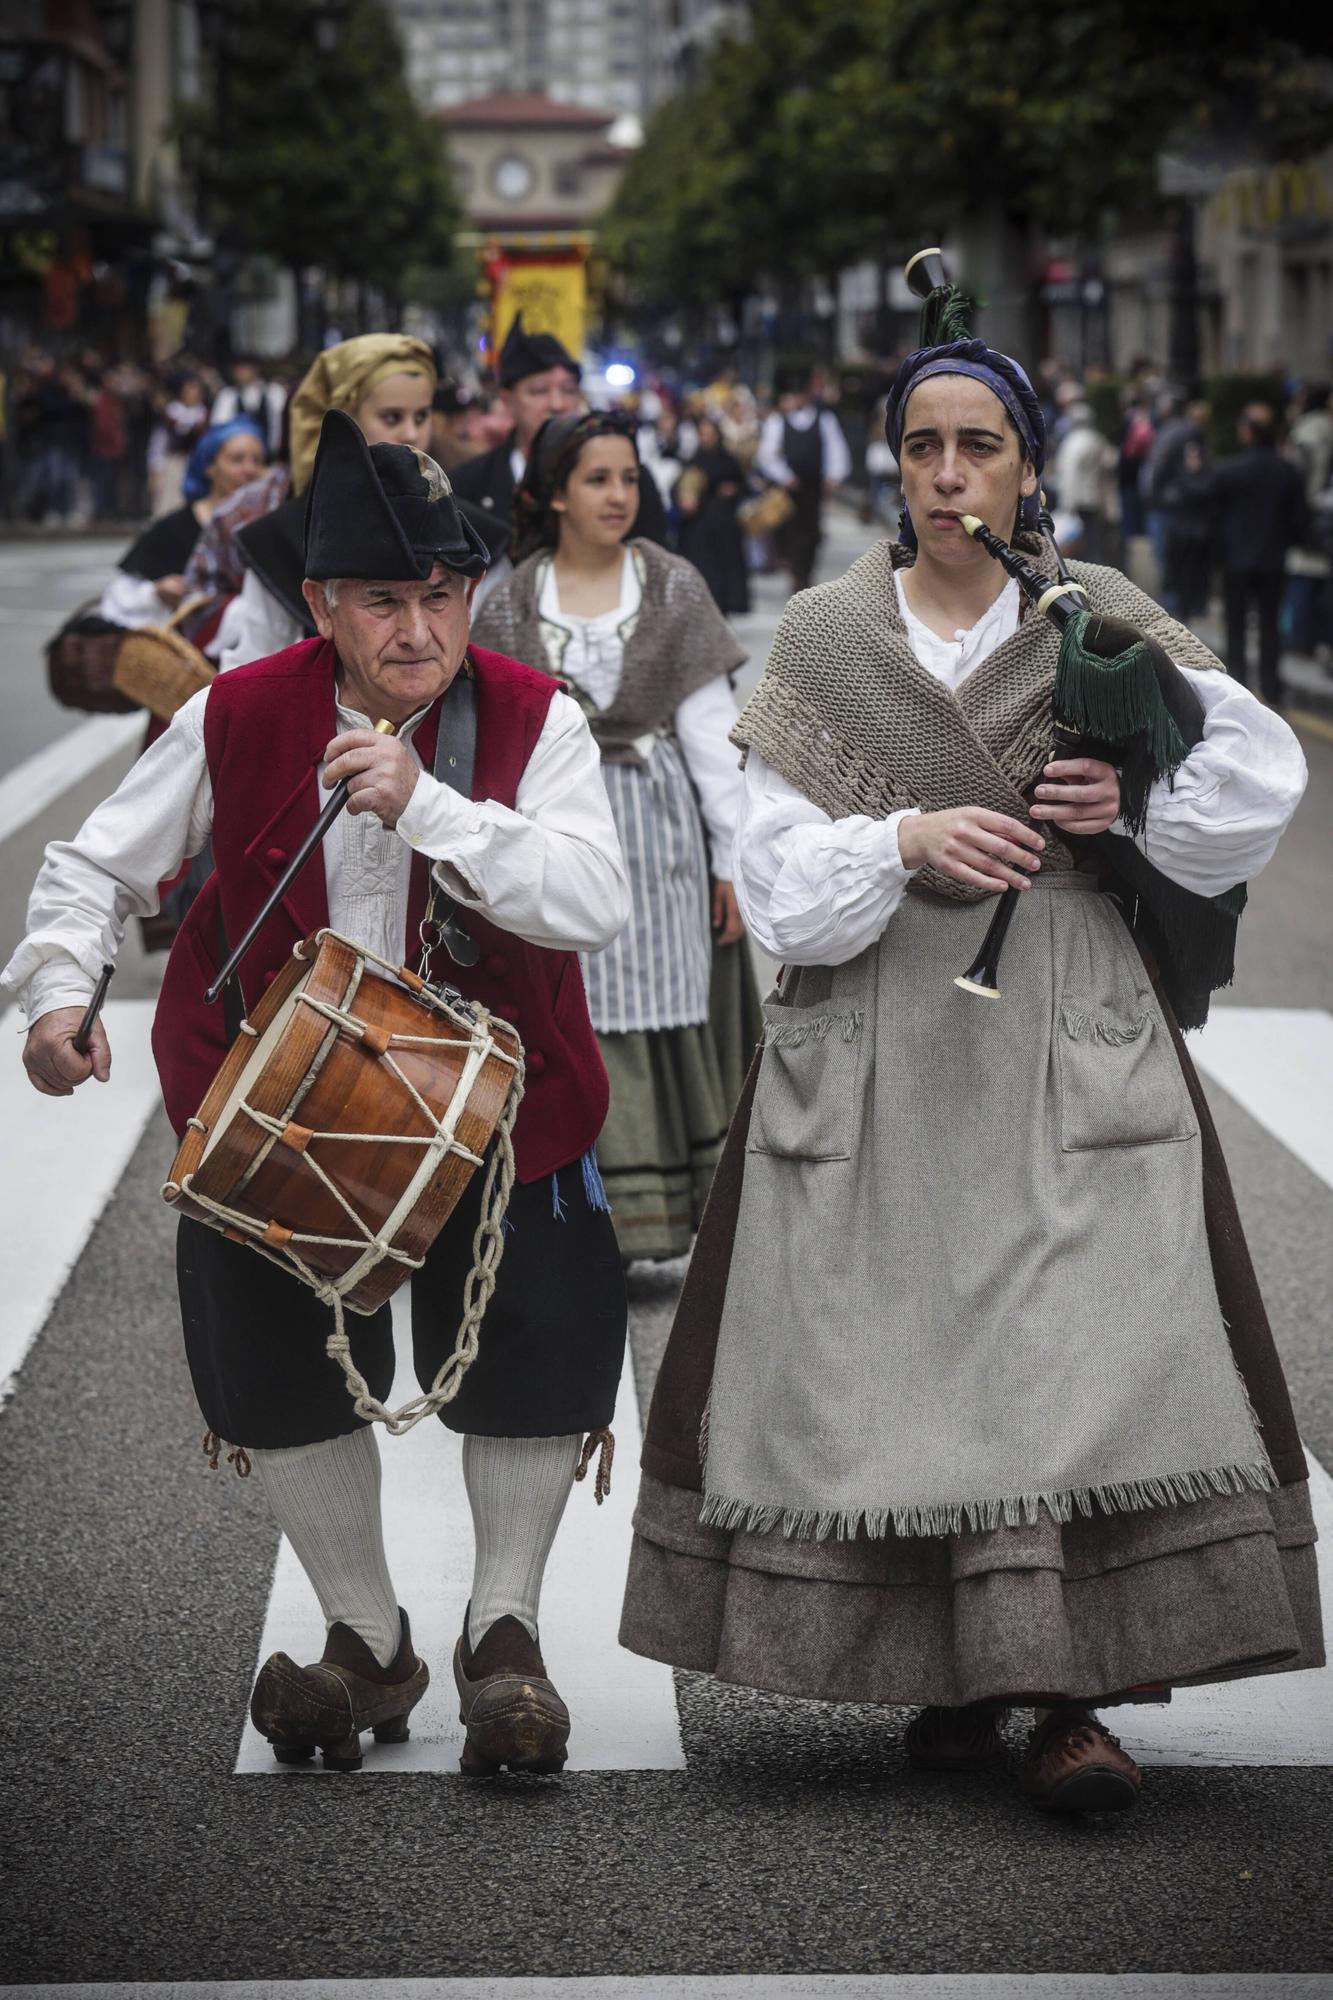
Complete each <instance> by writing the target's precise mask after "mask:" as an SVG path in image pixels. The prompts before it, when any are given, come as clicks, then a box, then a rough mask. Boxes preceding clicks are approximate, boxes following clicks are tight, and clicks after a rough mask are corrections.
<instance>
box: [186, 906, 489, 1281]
mask: <svg viewBox="0 0 1333 2000" xmlns="http://www.w3.org/2000/svg"><path fill="white" fill-rule="evenodd" d="M301 954H304V957H303V956H301ZM398 979H400V980H403V981H405V982H406V985H405V986H404V985H399V984H397V983H396V982H395V980H394V979H391V978H389V977H386V976H385V974H384V973H383V972H380V971H377V970H376V969H375V964H374V963H372V962H371V961H369V960H368V959H367V957H366V955H365V954H364V953H362V952H360V951H359V950H358V949H357V947H356V946H355V945H353V944H350V943H348V942H347V940H345V939H344V938H340V937H339V936H338V935H337V934H336V933H335V932H331V931H320V932H319V933H317V934H316V935H315V936H313V937H309V938H307V939H306V940H305V942H304V943H303V944H302V945H300V946H298V947H297V951H296V953H294V954H293V957H292V959H291V962H290V963H289V964H288V965H287V966H286V967H284V969H283V970H282V971H281V972H280V973H279V974H278V977H277V978H276V979H275V980H274V982H273V984H272V985H271V986H270V987H269V989H268V991H267V992H266V993H265V995H264V997H263V999H262V1000H261V1001H260V1002H259V1004H258V1006H257V1007H256V1008H255V1010H254V1013H253V1015H252V1016H251V1018H250V1023H249V1025H250V1027H251V1029H253V1030H254V1033H253V1034H241V1035H239V1036H238V1037H237V1039H236V1042H235V1043H234V1044H233V1046H232V1048H231V1049H230V1050H229V1051H228V1053H227V1056H226V1058H225V1060H224V1062H223V1064H222V1067H221V1068H220V1069H219V1071H218V1073H217V1076H216V1077H215V1078H214V1080H213V1083H212V1085H211V1087H210V1089H209V1091H208V1094H207V1096H206V1097H205V1098H204V1101H203V1103H202V1104H201V1105H200V1107H199V1111H198V1113H197V1115H196V1118H195V1119H194V1120H192V1121H191V1124H190V1127H189V1129H188V1130H187V1132H186V1134H185V1137H184V1139H183V1140H182V1141H181V1145H180V1149H179V1151H178V1152H177V1154H176V1158H175V1161H174V1162H173V1165H172V1169H171V1178H170V1180H169V1181H168V1182H167V1184H166V1186H165V1188H164V1189H163V1194H164V1196H165V1198H166V1200H167V1201H169V1202H171V1203H172V1204H173V1205H174V1206H175V1207H176V1208H178V1209H179V1210H180V1212H181V1213H182V1214H184V1215H190V1216H193V1217H195V1219H196V1220H198V1221H200V1222H205V1223H207V1224H209V1226H210V1227H212V1228H215V1229H221V1230H222V1231H223V1233H224V1234H225V1235H228V1236H231V1237H233V1238H234V1239H235V1240H236V1241H238V1242H248V1243H253V1244H255V1245H256V1246H262V1247H264V1248H267V1249H268V1250H269V1251H271V1252H275V1253H277V1254H278V1255H279V1256H280V1257H282V1258H283V1260H284V1261H290V1257H291V1255H292V1254H293V1253H294V1254H295V1255H297V1256H299V1257H300V1259H301V1260H302V1262H304V1263H305V1264H307V1265H308V1266H309V1267H310V1269H311V1270H312V1271H314V1272H316V1273H317V1274H319V1275H320V1277H322V1278H326V1279H329V1280H332V1281H333V1282H334V1283H335V1284H336V1285H337V1288H338V1290H339V1292H340V1293H341V1295H342V1299H343V1303H344V1305H346V1306H350V1307H351V1308H352V1310H353V1311H355V1312H361V1313H369V1312H373V1311H374V1310H375V1308H376V1307H377V1306H380V1305H382V1304H383V1303H384V1301H385V1300H386V1299H387V1298H389V1297H391V1296H392V1294H393V1293H394V1292H395V1291H396V1290H397V1289H398V1287H399V1285H401V1284H402V1283H403V1282H404V1281H405V1279H407V1278H408V1277H409V1276H410V1275H411V1269H410V1266H409V1265H408V1264H406V1263H403V1262H401V1261H400V1260H399V1259H398V1258H397V1257H381V1259H380V1260H379V1261H378V1262H375V1263H374V1264H373V1265H372V1267H371V1268H369V1269H367V1270H365V1271H363V1273H362V1274H361V1275H360V1276H359V1277H358V1278H357V1280H356V1282H355V1284H354V1285H352V1286H351V1287H350V1288H347V1289H344V1285H343V1284H342V1283H341V1282H339V1281H342V1280H345V1279H346V1278H347V1275H348V1273H349V1272H351V1271H352V1270H353V1268H354V1266H356V1265H357V1264H358V1263H360V1262H362V1261H363V1258H364V1256H365V1253H366V1249H367V1245H366V1244H365V1243H362V1242H355V1241H346V1240H345V1241H344V1242H343V1243H341V1244H336V1243H329V1244H320V1243H312V1242H309V1241H307V1240H305V1239H306V1238H308V1237H310V1236H314V1237H321V1236H324V1237H333V1238H342V1239H349V1238H355V1237H356V1236H357V1235H358V1234H359V1232H358V1230H357V1229H356V1226H355V1225H354V1224H353V1223H352V1222H351V1219H350V1218H349V1216H348V1213H347V1210H346V1209H345V1208H344V1207H343V1206H342V1204H341V1203H340V1202H339V1201H338V1199H337V1198H336V1196H335V1195H334V1194H333V1193H332V1192H331V1191H330V1190H329V1188H327V1187H326V1186H325V1185H324V1183H323V1182H322V1181H321V1179H320V1178H319V1176H318V1174H317V1173H316V1172H315V1171H314V1168H313V1165H312V1162H314V1161H317V1162H318V1164H319V1166H320V1167H322V1169H323V1171H324V1172H325V1173H326V1174H327V1175H328V1176H329V1177H330V1179H331V1180H333V1181H334V1182H335V1183H336V1185H337V1186H338V1188H339V1189H340V1190H341V1192H342V1195H343V1197H344V1199H345V1200H346V1201H347V1202H348V1203H349V1204H350V1206H351V1208H352V1209H353V1210H354V1211H355V1212H356V1215H357V1217H358V1218H359V1220H360V1223H361V1224H362V1225H363V1227H364V1230H365V1231H366V1232H367V1233H368V1235H369V1237H370V1238H371V1239H378V1240H380V1241H389V1242H391V1244H392V1247H393V1248H394V1249H395V1250H397V1251H399V1252H401V1253H403V1254H404V1255H405V1256H407V1257H409V1258H412V1259H414V1260H419V1259H420V1258H422V1257H424V1255H425V1253H426V1251H427V1250H428V1249H429V1247H430V1245H431V1244H432V1243H433V1242H434V1240H435V1238H436V1236H437V1235H438V1234H439V1232H440V1230H441V1229H442V1228H443V1226H444V1224H445V1222H446V1221H447V1219H448V1217H449V1215H450V1214H451V1213H452V1211H453V1209H454V1206H455V1204H456V1203H457V1201H458V1199H459V1197H460V1195H461V1194H462V1192H463V1189H464V1188H465V1187H466V1186H467V1183H468V1181H469V1180H470V1179H471V1177H472V1175H473V1174H474V1173H475V1172H476V1165H475V1162H474V1161H473V1160H470V1159H468V1158H466V1157H464V1156H463V1155H462V1154H460V1153H459V1152H456V1151H449V1152H446V1153H444V1154H443V1155H442V1156H441V1158H440V1159H439V1160H438V1161H437V1162H436V1163H435V1166H434V1169H433V1171H432V1172H431V1174H430V1176H429V1179H428V1180H426V1181H425V1183H424V1184H423V1185H422V1187H421V1188H420V1189H419V1190H418V1191H417V1193H416V1196H415V1198H414V1199H413V1200H412V1201H411V1202H410V1204H409V1205H408V1206H407V1207H406V1208H404V1203H405V1201H406V1200H407V1197H408V1196H409V1194H410V1193H411V1188H412V1183H413V1180H414V1179H415V1178H417V1176H418V1175H419V1173H420V1170H421V1167H422V1162H423V1147H422V1146H421V1145H418V1144H402V1143H400V1142H401V1141H402V1140H404V1139H413V1140H421V1141H426V1140H429V1139H430V1138H432V1137H433V1136H434V1135H435V1128H434V1126H433V1124H432V1123H431V1121H430V1120H429V1119H428V1118H427V1117H426V1116H424V1115H423V1112H422V1110H421V1109H420V1107H419V1106H418V1105H417V1104H416V1103H415V1102H414V1101H413V1098H412V1096H411V1093H410V1092H409V1091H408V1090H407V1089H406V1088H405V1086H404V1084H403V1082H402V1080H401V1079H400V1078H399V1077H398V1076H396V1075H395V1074H394V1071H393V1068H392V1067H391V1064H396V1065H398V1067H400V1068H401V1070H402V1071H403V1074H404V1076H406V1077H407V1078H409V1079H410V1081H411V1083H412V1085H413V1087H414V1088H415V1090H416V1091H417V1092H418V1093H419V1094H420V1096H421V1098H422V1100H423V1102H424V1103H425V1104H426V1105H427V1106H428V1107H429V1109H430V1111H431V1113H433V1114H434V1117H435V1118H438V1119H440V1120H441V1121H443V1120H444V1119H445V1117H446V1114H447V1113H448V1111H449V1109H450V1107H451V1105H452V1104H453V1100H454V1098H455V1096H456V1094H457V1093H458V1090H459V1087H460V1083H461V1081H462V1078H463V1072H464V1069H465V1067H466V1065H467V1063H468V1060H469V1056H470V1052H471V1050H472V1048H473V1047H474V1046H485V1045H486V1044H487V1041H488V1040H489V1041H490V1042H493V1043H494V1044H495V1045H496V1048H495V1050H493V1051H491V1052H489V1053H487V1054H486V1056H485V1059H484V1060H483V1062H482V1063H481V1066H480V1068H479V1069H478V1070H477V1073H476V1075H475V1077H474V1078H473V1081H472V1085H471V1088H470V1090H469V1091H468V1094H467V1101H466V1103H465V1104H464V1105H463V1106H462V1107H461V1108H460V1110H459V1113H458V1118H457V1124H456V1127H455V1137H456V1139H457V1141H458V1143H459V1145H461V1146H462V1147H464V1148H466V1149H467V1152H468V1153H471V1154H473V1155H475V1156H476V1157H477V1158H480V1156H481V1155H482V1154H484V1152H485V1150H486V1147H487V1146H488V1145H489V1143H490V1141H491V1138H492V1137H493V1135H494V1133H495V1129H496V1126H497V1124H498V1123H499V1120H500V1117H501V1115H502V1113H503V1111H504V1108H505V1105H506V1103H507V1101H508V1099H509V1095H510V1092H511V1091H512V1090H513V1089H514V1088H515V1087H516V1085H517V1080H518V1078H519V1077H520V1076H521V1073H522V1053H523V1052H522V1048H521V1045H520V1043H519V1039H518V1035H517V1033H516V1032H515V1030H514V1029H513V1028H512V1027H510V1025H509V1023H508V1022H507V1021H501V1020H496V1019H495V1018H494V1017H493V1016H491V1015H487V1014H485V1013H478V1014H477V1017H476V1026H475V1028H471V1029H470V1026H469V1024H470V1023H471V1021H472V1018H473V1010H472V1009H470V1008H469V1005H468V1003H467V1002H465V1001H457V1000H455V1001H454V1002H453V1007H452V1012H447V1011H445V1010H444V1008H443V1007H442V1006H441V1004H440V1002H439V1001H438V1000H437V999H436V998H435V997H434V996H432V995H431V994H430V991H429V989H428V988H426V987H425V986H423V984H422V982H421V981H420V980H418V979H416V977H415V975H414V974H412V973H410V972H399V974H398ZM308 1002H317V1003H320V1002H322V1003H327V1004H328V1005H329V1006H330V1007H332V1008H335V1009H338V1010H339V1011H340V1012H343V1013H345V1014H346V1015H347V1016H348V1017H349V1022H348V1023H342V1024H340V1023H337V1022H334V1021H330V1020H329V1019H328V1018H327V1016H325V1015H323V1014H321V1013H320V1012H318V1011H317V1008H316V1007H315V1006H312V1005H310V1004H307V1003H308ZM391 1036H394V1037H427V1038H428V1040H427V1041H425V1042H423V1041H421V1040H413V1041H406V1042H403V1041H394V1042H390V1041H389V1039H388V1038H389V1037H391ZM386 1045H387V1047H386ZM505 1057H508V1058H509V1060H507V1061H506V1060H505V1059H504V1058H505ZM247 1104H248V1105H249V1106H251V1107H252V1108H253V1110H254V1111H255V1112H258V1113H259V1114H260V1115H261V1117H263V1116H267V1117H269V1118H272V1119H275V1120H277V1121H278V1123H279V1124H281V1125H282V1126H283V1127H284V1128H285V1137H284V1138H278V1137H275V1136H274V1135H273V1134H272V1133H271V1132H270V1131H268V1130H266V1129H265V1127H264V1126H263V1125H262V1124H261V1123H259V1122H257V1120H256V1119H255V1118H254V1117H252V1116H251V1115H250V1113H249V1112H247V1110H246V1109H245V1106H246V1105H247ZM353 1135H356V1136H353ZM200 1196H203V1197H206V1198H207V1199H208V1200H210V1201H214V1202H217V1203H219V1204H221V1205H222V1206H223V1207H225V1208H226V1209H228V1210H230V1211H232V1212H233V1216H234V1217H236V1218H239V1217H243V1218H244V1221H240V1220H235V1219H233V1220H230V1221H229V1220H228V1219H227V1218H223V1217H219V1216H218V1215H217V1214H216V1213H214V1212H213V1211H212V1210H211V1209H210V1208H209V1207H208V1206H206V1204H205V1202H204V1201H202V1200H200V1199H199V1198H198V1197H200ZM395 1215H396V1216H397V1217H398V1220H397V1222H396V1224H394V1225H393V1233H392V1235H391V1237H386V1236H385V1235H384V1232H385V1231H386V1229H388V1228H389V1226H390V1225H391V1223H393V1218H394V1217H395ZM293 1238H294V1239H295V1240H293ZM289 1244H290V1246H291V1247H290V1250H289V1249H288V1245H289ZM298 1275H299V1274H298Z"/></svg>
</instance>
